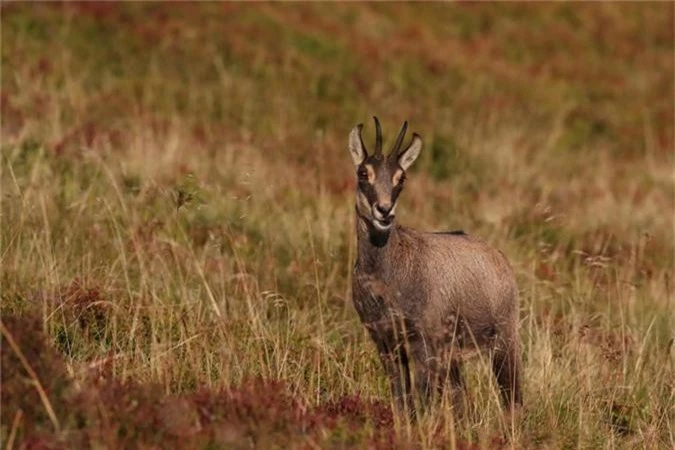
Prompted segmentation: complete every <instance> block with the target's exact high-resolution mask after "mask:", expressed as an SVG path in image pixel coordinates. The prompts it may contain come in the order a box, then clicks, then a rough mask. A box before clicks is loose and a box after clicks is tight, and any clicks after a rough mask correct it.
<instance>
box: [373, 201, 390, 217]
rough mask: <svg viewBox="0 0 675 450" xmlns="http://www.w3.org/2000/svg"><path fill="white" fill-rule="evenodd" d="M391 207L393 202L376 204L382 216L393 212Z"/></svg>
mask: <svg viewBox="0 0 675 450" xmlns="http://www.w3.org/2000/svg"><path fill="white" fill-rule="evenodd" d="M391 208H392V206H391V203H378V204H376V205H375V209H376V210H377V212H379V213H380V214H382V217H387V216H388V215H389V213H390V212H391Z"/></svg>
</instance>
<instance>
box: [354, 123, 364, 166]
mask: <svg viewBox="0 0 675 450" xmlns="http://www.w3.org/2000/svg"><path fill="white" fill-rule="evenodd" d="M362 128H363V124H362V123H360V124H358V125H357V126H355V127H354V128H352V131H351V133H349V153H350V154H351V155H352V160H353V161H354V165H355V166H359V165H360V164H361V163H362V162H363V161H364V160H365V159H366V157H367V156H368V152H367V151H366V147H365V146H364V145H363V140H362V139H361V129H362Z"/></svg>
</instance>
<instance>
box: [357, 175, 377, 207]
mask: <svg viewBox="0 0 675 450" xmlns="http://www.w3.org/2000/svg"><path fill="white" fill-rule="evenodd" d="M359 190H360V191H361V192H363V195H365V196H366V200H368V203H370V204H371V205H372V204H375V202H377V193H376V192H375V187H374V186H373V185H372V184H370V183H368V181H367V180H363V181H360V182H359Z"/></svg>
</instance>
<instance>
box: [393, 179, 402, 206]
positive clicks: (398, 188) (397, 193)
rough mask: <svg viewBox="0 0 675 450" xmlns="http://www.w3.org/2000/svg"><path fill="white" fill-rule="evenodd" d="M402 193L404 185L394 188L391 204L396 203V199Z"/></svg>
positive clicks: (400, 184)
mask: <svg viewBox="0 0 675 450" xmlns="http://www.w3.org/2000/svg"><path fill="white" fill-rule="evenodd" d="M401 191H403V183H399V184H397V185H396V186H394V189H393V190H392V192H391V203H392V204H394V203H396V199H397V198H398V196H399V195H400V194H401Z"/></svg>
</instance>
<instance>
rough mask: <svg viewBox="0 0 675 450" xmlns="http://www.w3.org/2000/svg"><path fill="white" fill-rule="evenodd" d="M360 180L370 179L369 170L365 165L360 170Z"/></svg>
mask: <svg viewBox="0 0 675 450" xmlns="http://www.w3.org/2000/svg"><path fill="white" fill-rule="evenodd" d="M358 176H359V181H366V180H368V171H367V170H366V168H365V167H361V168H360V169H359V171H358Z"/></svg>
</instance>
